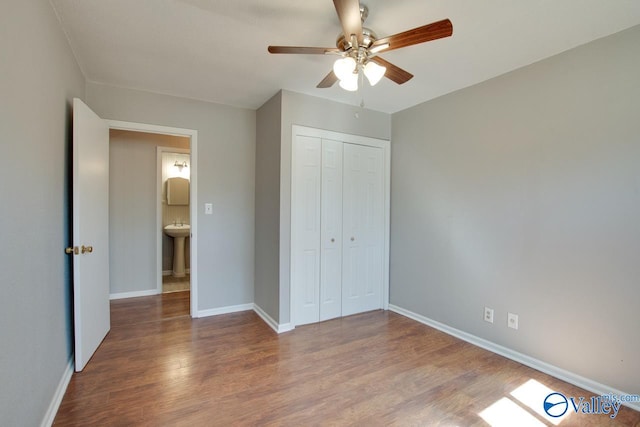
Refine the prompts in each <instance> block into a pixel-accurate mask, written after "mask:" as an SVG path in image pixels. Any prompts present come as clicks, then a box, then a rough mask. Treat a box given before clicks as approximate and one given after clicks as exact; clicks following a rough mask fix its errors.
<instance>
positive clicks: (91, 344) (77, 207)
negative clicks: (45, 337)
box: [73, 98, 111, 372]
mask: <svg viewBox="0 0 640 427" xmlns="http://www.w3.org/2000/svg"><path fill="white" fill-rule="evenodd" d="M73 245H74V248H73V249H74V250H75V252H76V253H75V254H74V256H73V311H74V328H75V369H76V371H78V372H79V371H81V370H83V369H84V367H85V365H86V364H87V362H88V361H89V359H90V358H91V356H92V355H93V353H94V352H95V351H96V349H97V348H98V346H99V345H100V343H101V342H102V340H103V339H104V337H105V336H106V334H107V332H109V329H110V328H111V319H110V313H109V127H108V126H107V124H106V123H105V122H104V121H103V120H102V119H101V118H100V117H98V116H97V115H96V114H95V113H94V112H93V111H91V109H90V108H89V107H87V105H85V104H84V103H83V102H82V101H81V100H79V99H77V98H74V100H73Z"/></svg>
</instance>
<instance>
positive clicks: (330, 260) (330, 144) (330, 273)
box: [320, 139, 343, 321]
mask: <svg viewBox="0 0 640 427" xmlns="http://www.w3.org/2000/svg"><path fill="white" fill-rule="evenodd" d="M342 145H343V144H342V142H339V141H332V140H329V139H323V140H322V200H321V209H322V214H321V219H320V228H321V233H320V248H321V255H320V320H321V321H322V320H328V319H333V318H335V317H340V316H341V315H342Z"/></svg>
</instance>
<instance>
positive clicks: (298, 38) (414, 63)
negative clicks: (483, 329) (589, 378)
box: [50, 0, 640, 113]
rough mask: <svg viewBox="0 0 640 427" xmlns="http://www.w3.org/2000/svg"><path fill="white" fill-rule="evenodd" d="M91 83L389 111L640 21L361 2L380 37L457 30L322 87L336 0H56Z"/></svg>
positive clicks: (567, 5)
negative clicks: (348, 84)
mask: <svg viewBox="0 0 640 427" xmlns="http://www.w3.org/2000/svg"><path fill="white" fill-rule="evenodd" d="M50 1H51V3H52V4H53V6H54V8H55V10H56V12H57V13H58V15H59V17H60V21H61V22H62V25H63V28H64V30H65V32H66V33H67V35H68V38H69V41H70V43H71V46H72V48H73V50H74V52H75V55H76V58H77V60H78V63H79V64H80V67H81V68H82V71H83V72H84V74H85V76H86V78H87V79H88V80H90V81H94V82H99V83H106V84H111V85H115V86H121V87H127V88H134V89H141V90H145V91H151V92H157V93H163V94H169V95H175V96H181V97H187V98H195V99H201V100H206V101H212V102H216V103H221V104H227V105H234V106H239V107H246V108H252V109H255V108H258V107H260V106H261V105H262V104H263V103H264V102H265V101H267V100H268V99H269V98H270V97H271V96H273V95H274V94H275V93H276V92H277V91H278V90H279V89H281V88H283V89H288V90H292V91H295V92H301V93H305V94H309V95H313V96H319V97H323V98H328V99H332V100H335V101H339V102H345V103H349V104H354V105H355V104H360V102H361V100H363V99H364V102H365V105H366V107H367V108H371V109H374V110H378V111H383V112H388V113H393V112H396V111H400V110H403V109H405V108H408V107H411V106H413V105H416V104H419V103H421V102H424V101H426V100H429V99H432V98H435V97H437V96H440V95H443V94H446V93H449V92H453V91H455V90H458V89H461V88H463V87H466V86H470V85H473V84H475V83H478V82H481V81H484V80H487V79H489V78H492V77H495V76H497V75H500V74H503V73H506V72H508V71H511V70H514V69H516V68H519V67H522V66H525V65H527V64H531V63H533V62H536V61H538V60H540V59H543V58H546V57H549V56H551V55H554V54H557V53H560V52H562V51H565V50H567V49H571V48H573V47H575V46H578V45H581V44H584V43H588V42H590V41H592V40H595V39H598V38H601V37H604V36H607V35H609V34H613V33H615V32H618V31H621V30H623V29H625V28H629V27H632V26H634V25H638V24H640V1H638V0H482V1H480V0H428V1H427V0H394V1H384V0H366V1H363V3H366V4H367V5H368V6H369V18H368V19H367V22H366V24H365V26H367V27H369V28H372V29H373V30H374V31H375V32H376V33H377V34H378V36H379V37H384V36H387V35H392V34H396V33H399V32H401V31H405V30H408V29H411V28H415V27H418V26H421V25H424V24H427V23H431V22H434V21H438V20H441V19H444V18H449V19H450V20H451V21H452V22H453V36H452V37H450V38H445V39H441V40H436V41H432V42H429V43H424V44H421V45H416V46H411V47H407V48H404V49H399V50H396V51H392V52H389V53H387V54H384V55H381V56H382V57H383V58H385V59H387V60H388V61H391V62H393V63H394V64H396V65H397V66H399V67H401V68H403V69H406V70H407V71H409V72H411V73H412V74H414V75H415V77H414V78H413V79H412V80H410V81H409V82H408V83H405V84H404V85H402V86H398V85H396V84H395V83H393V82H391V81H390V80H387V79H383V81H382V82H381V83H379V84H378V85H377V86H375V87H373V88H372V87H370V86H368V83H366V84H365V87H364V88H362V89H361V90H360V91H359V92H358V93H350V92H346V91H344V90H342V89H340V88H339V87H338V85H337V84H336V85H334V87H332V88H330V89H316V87H315V86H316V84H317V83H318V82H319V81H320V80H321V79H322V78H323V77H324V76H325V75H326V74H327V73H328V72H329V71H330V69H331V66H332V64H333V61H334V60H335V57H334V56H324V55H271V54H269V53H267V46H268V45H270V44H272V45H293V46H322V47H334V46H335V39H336V36H337V35H338V33H340V31H341V26H340V22H339V21H338V18H337V15H336V13H335V9H334V6H333V2H332V1H331V0H304V1H293V0H107V1H105V0H50Z"/></svg>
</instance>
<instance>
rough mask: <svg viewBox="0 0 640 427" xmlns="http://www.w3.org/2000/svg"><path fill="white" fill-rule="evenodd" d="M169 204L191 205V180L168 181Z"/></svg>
mask: <svg viewBox="0 0 640 427" xmlns="http://www.w3.org/2000/svg"><path fill="white" fill-rule="evenodd" d="M167 204H168V205H172V206H184V205H188V204H189V180H188V179H185V178H178V177H176V178H169V179H167Z"/></svg>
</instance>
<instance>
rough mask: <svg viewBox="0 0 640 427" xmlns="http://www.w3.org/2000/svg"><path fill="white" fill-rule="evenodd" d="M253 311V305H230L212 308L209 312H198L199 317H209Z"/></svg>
mask: <svg viewBox="0 0 640 427" xmlns="http://www.w3.org/2000/svg"><path fill="white" fill-rule="evenodd" d="M249 310H253V303H249V304H240V305H228V306H226V307H218V308H211V309H209V310H200V311H198V316H197V317H209V316H218V315H220V314H229V313H237V312H239V311H249Z"/></svg>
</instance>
